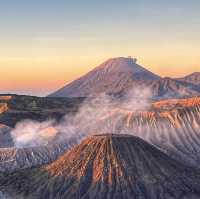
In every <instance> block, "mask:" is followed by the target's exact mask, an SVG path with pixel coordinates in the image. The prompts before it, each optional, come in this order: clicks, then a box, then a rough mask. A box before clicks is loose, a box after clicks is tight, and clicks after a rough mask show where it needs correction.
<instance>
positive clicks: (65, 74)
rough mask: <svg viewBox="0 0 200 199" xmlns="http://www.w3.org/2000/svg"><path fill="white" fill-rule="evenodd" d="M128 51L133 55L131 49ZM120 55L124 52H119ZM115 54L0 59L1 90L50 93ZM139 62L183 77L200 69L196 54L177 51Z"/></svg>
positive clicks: (164, 74) (39, 93)
mask: <svg viewBox="0 0 200 199" xmlns="http://www.w3.org/2000/svg"><path fill="white" fill-rule="evenodd" d="M127 55H131V54H130V53H129V54H127ZM116 56H120V55H118V54H117V55H116ZM110 57H115V56H111V55H110V56H108V57H107V56H105V55H104V56H102V57H101V56H99V57H95V56H93V57H89V56H85V57H77V58H75V56H70V57H69V58H67V57H59V58H55V57H51V56H49V58H46V59H45V58H43V59H36V58H29V59H28V58H24V59H13V60H4V61H1V62H0V68H1V74H2V75H1V79H0V85H1V88H2V90H1V92H6V91H8V92H19V91H20V93H28V94H33V95H34V94H38V95H46V94H48V93H49V92H51V91H54V90H56V89H58V88H60V87H62V86H63V85H65V84H66V83H68V82H70V81H72V80H73V79H76V78H77V77H79V76H81V75H83V74H85V73H86V72H88V71H89V70H91V69H93V68H94V67H95V66H97V65H99V64H100V63H102V62H103V61H105V60H106V59H108V58H110ZM137 58H138V63H139V64H141V65H143V66H144V67H146V68H147V69H149V70H151V71H152V72H154V73H156V74H159V75H161V76H171V77H180V76H184V75H186V74H189V73H192V72H194V71H200V65H198V59H199V58H197V57H195V55H190V56H188V57H182V56H178V55H177V57H176V55H173V56H165V55H160V56H158V57H155V56H148V55H146V56H145V57H139V56H137Z"/></svg>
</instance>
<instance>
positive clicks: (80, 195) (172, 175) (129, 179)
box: [0, 134, 200, 199]
mask: <svg viewBox="0 0 200 199" xmlns="http://www.w3.org/2000/svg"><path fill="white" fill-rule="evenodd" d="M0 189H1V190H2V192H3V193H6V194H9V195H10V196H11V197H13V196H14V198H16V199H18V198H19V199H23V198H24V199H25V198H32V199H46V198H55V199H58V198H59V199H86V198H90V199H95V198H98V199H104V198H107V199H115V198H124V199H125V198H126V199H129V198H130V199H132V198H135V199H139V198H140V199H147V198H148V199H155V198H159V199H166V198H173V199H186V198H187V199H188V198H193V199H198V198H200V172H199V170H196V169H195V168H188V167H186V166H184V165H183V164H180V163H179V162H177V161H175V160H173V159H171V158H170V157H168V156H167V155H165V154H164V153H163V152H161V151H160V150H158V149H157V148H155V147H154V146H152V145H150V144H148V143H147V142H145V141H143V140H142V139H140V138H137V137H134V136H130V135H115V134H106V135H94V136H91V137H89V138H87V139H86V140H84V141H83V142H82V143H81V144H80V145H77V146H75V147H74V148H73V149H72V150H71V151H69V152H66V153H65V154H63V155H62V156H61V157H59V158H58V160H56V161H54V162H53V163H51V164H48V165H46V166H43V167H39V168H32V169H26V170H19V171H17V172H15V173H13V174H6V173H2V174H1V175H0Z"/></svg>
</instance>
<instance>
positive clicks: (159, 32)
mask: <svg viewBox="0 0 200 199" xmlns="http://www.w3.org/2000/svg"><path fill="white" fill-rule="evenodd" d="M0 27H1V31H0V44H1V45H0V69H1V70H0V72H1V73H0V74H1V75H0V85H1V87H0V93H19V94H32V95H40V96H44V95H46V94H48V93H49V92H51V91H54V90H56V89H57V88H60V87H62V86H63V85H65V84H66V83H67V82H70V81H72V80H73V79H75V78H77V77H79V76H81V75H82V74H84V73H86V72H88V71H89V70H91V69H92V68H94V67H95V66H97V65H99V64H100V63H101V62H103V61H105V60H106V59H108V58H110V57H118V56H129V55H131V56H133V57H137V58H138V60H139V61H138V63H139V64H141V65H144V66H145V67H146V68H147V69H149V70H151V71H152V72H154V73H157V74H159V75H161V76H173V77H179V76H183V75H186V74H189V73H192V72H194V71H200V56H199V55H200V39H199V35H200V1H199V0H73V1H72V0H71V1H69V0H6V1H4V0H0Z"/></svg>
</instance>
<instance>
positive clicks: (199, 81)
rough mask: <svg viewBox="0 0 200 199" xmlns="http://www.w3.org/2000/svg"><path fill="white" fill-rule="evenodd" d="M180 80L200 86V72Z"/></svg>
mask: <svg viewBox="0 0 200 199" xmlns="http://www.w3.org/2000/svg"><path fill="white" fill-rule="evenodd" d="M178 80H179V81H183V82H188V83H191V84H194V85H197V86H200V72H195V73H192V74H190V75H187V76H185V77H183V78H179V79H178Z"/></svg>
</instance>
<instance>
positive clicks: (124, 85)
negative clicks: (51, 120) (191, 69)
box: [49, 57, 200, 99]
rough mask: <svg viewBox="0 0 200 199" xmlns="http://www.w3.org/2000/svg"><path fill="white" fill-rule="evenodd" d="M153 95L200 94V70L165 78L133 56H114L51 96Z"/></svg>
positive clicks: (156, 96) (172, 96) (170, 96)
mask: <svg viewBox="0 0 200 199" xmlns="http://www.w3.org/2000/svg"><path fill="white" fill-rule="evenodd" d="M147 88H148V90H149V91H150V92H151V93H152V95H151V96H148V97H149V98H156V99H157V98H177V97H178V98H182V97H191V96H200V84H199V73H193V74H191V75H189V76H186V77H185V78H180V79H174V78H170V77H164V78H161V77H160V76H158V75H156V74H154V73H152V72H150V71H149V70H147V69H145V68H144V67H142V66H140V65H138V64H137V60H136V59H134V58H131V57H117V58H111V59H109V60H107V61H105V62H104V63H102V64H101V65H99V66H97V67H96V68H94V69H93V70H92V71H90V72H89V73H87V74H86V75H84V76H82V77H80V78H79V79H77V80H74V81H73V82H71V83H69V84H67V85H66V86H64V87H63V88H61V89H59V90H58V91H56V92H54V93H52V94H50V95H49V97H90V96H92V97H96V96H99V95H100V94H102V93H103V94H110V95H117V96H124V95H125V96H126V95H127V94H129V93H130V92H131V93H132V92H134V91H138V90H139V92H140V91H141V90H143V89H147Z"/></svg>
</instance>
